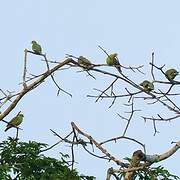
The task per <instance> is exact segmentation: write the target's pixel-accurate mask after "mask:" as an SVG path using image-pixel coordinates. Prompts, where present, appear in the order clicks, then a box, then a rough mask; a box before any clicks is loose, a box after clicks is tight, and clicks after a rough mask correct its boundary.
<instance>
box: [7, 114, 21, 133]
mask: <svg viewBox="0 0 180 180" xmlns="http://www.w3.org/2000/svg"><path fill="white" fill-rule="evenodd" d="M23 117H24V115H23V114H22V113H20V114H18V115H17V116H15V117H14V118H12V120H11V121H10V122H9V123H8V124H7V126H6V129H5V130H4V131H7V130H8V129H10V128H12V127H17V126H19V125H20V124H21V123H22V121H23Z"/></svg>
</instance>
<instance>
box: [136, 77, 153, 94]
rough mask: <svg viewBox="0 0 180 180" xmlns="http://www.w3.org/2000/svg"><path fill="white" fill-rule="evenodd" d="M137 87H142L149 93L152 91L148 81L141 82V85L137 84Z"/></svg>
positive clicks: (151, 85) (151, 84) (150, 83)
mask: <svg viewBox="0 0 180 180" xmlns="http://www.w3.org/2000/svg"><path fill="white" fill-rule="evenodd" d="M139 85H140V86H142V87H143V89H144V90H145V91H147V92H150V91H152V90H154V85H153V83H152V82H150V81H147V80H145V81H143V82H142V83H141V84H139Z"/></svg>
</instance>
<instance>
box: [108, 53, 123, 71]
mask: <svg viewBox="0 0 180 180" xmlns="http://www.w3.org/2000/svg"><path fill="white" fill-rule="evenodd" d="M117 55H118V54H117V53H113V54H110V55H108V57H107V58H106V63H107V65H109V66H115V67H116V69H117V70H118V71H119V72H120V73H121V67H120V63H119V61H118V58H117Z"/></svg>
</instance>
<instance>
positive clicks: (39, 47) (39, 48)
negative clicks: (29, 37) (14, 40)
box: [31, 41, 42, 54]
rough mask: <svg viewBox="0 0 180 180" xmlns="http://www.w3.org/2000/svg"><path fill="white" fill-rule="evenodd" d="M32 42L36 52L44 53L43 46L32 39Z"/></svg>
mask: <svg viewBox="0 0 180 180" xmlns="http://www.w3.org/2000/svg"><path fill="white" fill-rule="evenodd" d="M31 44H32V50H33V52H34V53H35V54H42V48H41V46H40V45H39V44H38V43H37V42H36V41H32V42H31Z"/></svg>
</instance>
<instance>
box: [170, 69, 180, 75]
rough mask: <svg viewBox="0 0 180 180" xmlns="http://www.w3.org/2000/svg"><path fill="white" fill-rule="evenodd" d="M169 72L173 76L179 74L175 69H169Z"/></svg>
mask: <svg viewBox="0 0 180 180" xmlns="http://www.w3.org/2000/svg"><path fill="white" fill-rule="evenodd" d="M171 73H172V74H173V75H174V76H177V75H178V74H179V72H178V71H177V70H176V69H171Z"/></svg>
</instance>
